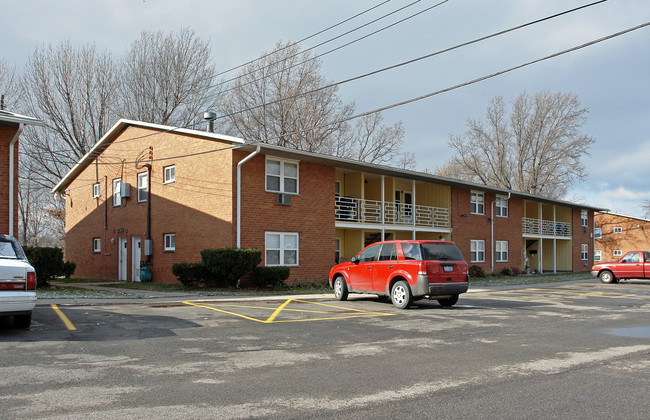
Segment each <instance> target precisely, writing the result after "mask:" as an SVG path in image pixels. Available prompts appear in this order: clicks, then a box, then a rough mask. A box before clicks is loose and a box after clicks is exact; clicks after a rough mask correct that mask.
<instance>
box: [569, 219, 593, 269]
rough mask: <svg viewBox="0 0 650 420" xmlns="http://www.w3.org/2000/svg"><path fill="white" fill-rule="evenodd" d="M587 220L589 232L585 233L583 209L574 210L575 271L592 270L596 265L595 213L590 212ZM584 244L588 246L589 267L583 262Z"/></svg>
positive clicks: (572, 220)
mask: <svg viewBox="0 0 650 420" xmlns="http://www.w3.org/2000/svg"><path fill="white" fill-rule="evenodd" d="M587 220H588V222H587V229H586V230H587V231H586V232H585V228H584V227H583V226H582V216H581V209H579V208H574V209H573V213H572V218H571V224H572V226H573V244H572V247H571V251H572V265H573V271H585V270H591V266H592V265H593V264H594V240H593V231H594V212H593V211H589V212H588V219H587ZM582 244H587V246H588V250H589V255H588V258H589V259H588V260H587V265H585V262H584V261H583V260H582Z"/></svg>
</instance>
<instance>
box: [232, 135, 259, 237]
mask: <svg viewBox="0 0 650 420" xmlns="http://www.w3.org/2000/svg"><path fill="white" fill-rule="evenodd" d="M259 152H260V146H257V149H255V151H254V152H253V153H251V154H250V155H248V156H246V157H245V158H244V159H242V160H241V161H240V162H239V163H238V164H237V248H241V167H242V165H243V164H244V163H246V162H247V161H248V160H249V159H251V158H252V157H253V156H255V155H256V154H258V153H259Z"/></svg>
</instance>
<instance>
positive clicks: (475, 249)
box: [470, 239, 485, 263]
mask: <svg viewBox="0 0 650 420" xmlns="http://www.w3.org/2000/svg"><path fill="white" fill-rule="evenodd" d="M479 245H480V246H479ZM474 254H476V256H477V259H472V260H471V262H473V263H482V262H485V241H484V240H483V239H472V240H471V242H470V258H472V256H473V255H474ZM480 254H483V259H480Z"/></svg>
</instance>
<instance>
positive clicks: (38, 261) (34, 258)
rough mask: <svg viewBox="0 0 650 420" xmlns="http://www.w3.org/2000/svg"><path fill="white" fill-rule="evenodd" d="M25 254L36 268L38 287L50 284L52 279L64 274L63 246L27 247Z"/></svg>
mask: <svg viewBox="0 0 650 420" xmlns="http://www.w3.org/2000/svg"><path fill="white" fill-rule="evenodd" d="M24 250H25V255H26V256H27V259H28V260H29V263H30V264H31V265H32V266H33V267H34V270H36V281H37V282H38V287H47V286H49V283H50V281H52V280H54V279H55V278H57V277H58V276H61V275H63V274H64V269H63V267H64V264H63V251H62V250H61V248H49V247H48V248H46V247H25V248H24Z"/></svg>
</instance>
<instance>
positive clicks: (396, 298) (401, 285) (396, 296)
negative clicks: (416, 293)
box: [390, 280, 413, 309]
mask: <svg viewBox="0 0 650 420" xmlns="http://www.w3.org/2000/svg"><path fill="white" fill-rule="evenodd" d="M390 298H391V300H392V301H393V305H395V306H397V307H398V308H400V309H407V308H408V307H409V306H411V303H413V295H411V288H410V287H409V284H408V283H407V282H405V281H404V280H400V281H398V282H397V283H395V285H394V286H393V289H392V290H391V291H390Z"/></svg>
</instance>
